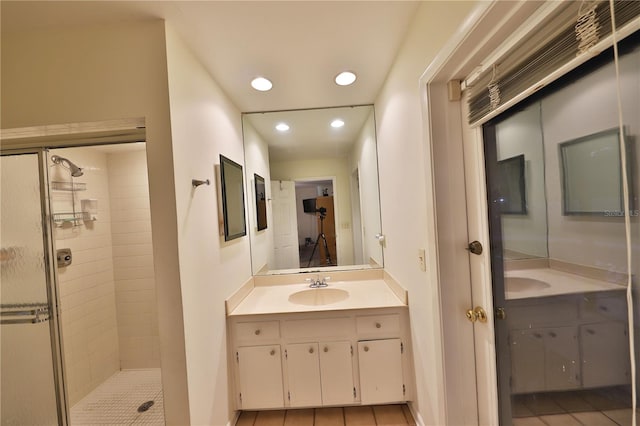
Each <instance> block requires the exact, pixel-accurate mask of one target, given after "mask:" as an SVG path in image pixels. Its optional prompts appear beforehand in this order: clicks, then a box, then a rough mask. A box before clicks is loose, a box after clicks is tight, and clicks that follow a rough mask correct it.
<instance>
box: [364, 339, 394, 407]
mask: <svg viewBox="0 0 640 426" xmlns="http://www.w3.org/2000/svg"><path fill="white" fill-rule="evenodd" d="M402 352H403V348H402V342H401V340H400V339H385V340H366V341H361V342H358V357H359V359H360V393H361V396H360V397H361V400H362V403H363V404H378V403H384V402H390V401H402V400H404V393H405V391H404V389H403V387H404V386H405V385H404V382H403V379H402Z"/></svg>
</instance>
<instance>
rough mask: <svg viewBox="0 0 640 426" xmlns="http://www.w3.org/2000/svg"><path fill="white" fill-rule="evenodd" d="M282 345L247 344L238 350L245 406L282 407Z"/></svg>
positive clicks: (240, 389) (240, 390) (242, 396)
mask: <svg viewBox="0 0 640 426" xmlns="http://www.w3.org/2000/svg"><path fill="white" fill-rule="evenodd" d="M280 359H281V354H280V346H278V345H265V346H246V347H240V348H237V350H236V364H237V378H238V388H239V392H238V398H239V399H240V403H241V404H242V406H243V407H251V408H254V409H260V408H273V407H281V406H282V404H283V387H282V364H281V361H280Z"/></svg>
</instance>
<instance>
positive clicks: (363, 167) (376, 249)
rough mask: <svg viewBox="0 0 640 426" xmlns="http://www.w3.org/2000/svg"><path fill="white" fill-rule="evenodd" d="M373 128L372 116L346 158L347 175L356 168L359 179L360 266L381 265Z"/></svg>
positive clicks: (376, 151) (378, 193)
mask: <svg viewBox="0 0 640 426" xmlns="http://www.w3.org/2000/svg"><path fill="white" fill-rule="evenodd" d="M375 131H376V128H375V118H374V113H373V111H371V114H370V115H369V117H368V118H367V121H366V122H365V124H364V125H363V127H362V130H361V131H360V133H359V134H358V138H357V140H356V142H355V144H354V146H353V150H352V151H351V154H350V155H349V162H350V168H349V176H350V179H352V178H353V177H352V174H353V172H354V171H355V170H356V169H357V170H358V175H359V177H360V216H361V218H362V219H361V220H362V223H361V226H362V240H363V254H364V258H363V261H364V263H370V262H371V260H373V261H374V262H375V263H377V264H378V265H383V260H382V246H381V245H380V242H379V241H378V240H377V239H376V238H375V235H376V234H379V233H381V232H382V229H383V228H382V226H381V224H380V192H379V189H378V181H379V179H378V150H377V147H376V133H375Z"/></svg>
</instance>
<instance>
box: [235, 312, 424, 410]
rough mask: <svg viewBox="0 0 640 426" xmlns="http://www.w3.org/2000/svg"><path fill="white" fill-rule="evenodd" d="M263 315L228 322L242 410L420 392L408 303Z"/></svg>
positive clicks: (382, 399) (388, 399)
mask: <svg viewBox="0 0 640 426" xmlns="http://www.w3.org/2000/svg"><path fill="white" fill-rule="evenodd" d="M256 317H259V318H260V320H259V321H256V320H255V318H254V316H251V315H243V316H232V317H229V321H228V326H229V339H230V340H229V342H230V350H231V351H232V357H235V359H234V361H235V366H234V369H233V370H234V377H235V393H236V396H237V397H236V402H237V407H238V409H242V410H250V409H259V408H289V407H290V408H300V407H320V406H345V405H360V404H377V403H393V402H402V401H407V400H409V399H410V398H411V396H412V395H413V394H412V389H413V386H414V379H413V363H412V361H411V358H410V354H409V351H408V349H407V348H408V347H409V345H410V343H409V336H410V333H409V319H408V312H407V309H406V308H380V309H362V310H352V311H322V312H313V313H311V312H305V313H289V314H269V315H260V316H256ZM272 350H274V351H275V353H276V354H279V356H274V357H272V356H271V353H272V352H271V351H272ZM276 358H277V364H278V365H275V364H276V361H275V359H276ZM232 359H233V358H232ZM245 359H251V360H252V362H253V363H254V364H253V365H252V366H250V367H247V366H246V365H245V363H244V360H245ZM265 370H268V371H265ZM251 377H254V378H253V379H252V378H251ZM267 381H268V386H267V384H266V382H267Z"/></svg>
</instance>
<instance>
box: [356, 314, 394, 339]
mask: <svg viewBox="0 0 640 426" xmlns="http://www.w3.org/2000/svg"><path fill="white" fill-rule="evenodd" d="M356 330H357V331H358V334H374V335H397V334H399V333H400V316H399V315H398V314H391V315H370V316H362V317H357V318H356Z"/></svg>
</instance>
